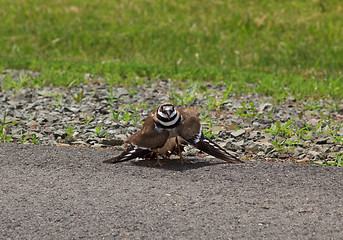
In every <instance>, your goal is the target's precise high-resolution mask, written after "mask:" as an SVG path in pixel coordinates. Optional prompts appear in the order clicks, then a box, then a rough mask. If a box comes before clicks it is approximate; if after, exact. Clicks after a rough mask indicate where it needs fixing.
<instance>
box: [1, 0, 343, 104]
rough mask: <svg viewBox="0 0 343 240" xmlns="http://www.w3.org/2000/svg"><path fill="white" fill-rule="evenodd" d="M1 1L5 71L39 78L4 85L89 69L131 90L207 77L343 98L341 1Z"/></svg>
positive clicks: (242, 86) (47, 80)
mask: <svg viewBox="0 0 343 240" xmlns="http://www.w3.org/2000/svg"><path fill="white" fill-rule="evenodd" d="M0 4H1V8H0V18H1V19H2V21H1V28H0V49H1V53H0V66H1V67H0V70H1V68H26V69H31V70H37V71H40V72H42V73H43V75H42V76H41V77H40V78H38V79H37V78H34V79H30V78H29V77H28V79H24V80H25V81H22V82H21V84H20V83H19V84H18V85H17V86H11V85H15V84H13V83H9V82H7V83H6V82H5V83H2V85H1V88H10V87H12V88H13V87H25V86H42V85H48V84H51V83H52V84H54V85H63V86H68V85H76V84H78V83H81V82H84V81H85V80H84V74H85V73H91V74H93V75H101V76H104V77H106V79H107V80H108V81H109V82H110V83H111V84H124V83H125V84H127V85H130V86H132V85H135V84H141V83H143V82H144V81H145V80H146V79H163V78H172V79H175V80H180V82H182V81H183V80H188V81H194V80H196V81H204V80H208V81H211V82H214V83H225V84H227V85H231V84H232V91H233V92H251V91H256V92H259V93H262V94H266V95H275V96H288V95H294V96H296V97H309V96H311V97H328V96H330V97H335V98H343V86H342V85H343V83H342V78H343V77H342V69H343V61H342V57H341V56H343V44H342V40H343V3H342V2H341V1H338V0H333V1H323V0H316V1H315V0H306V1H248V2H246V1H238V0H236V1H205V0H200V1H180V0H177V1H151V0H150V1H149V0H144V1H143V0H141V1H137V0H136V1H135V0H134V1H118V0H117V1H113V0H111V1H110V0H105V1H99V0H92V1H90V0H86V1H80V0H60V1H42V0H35V1H33V0H17V1H9V0H0ZM137 76H139V77H141V78H140V79H138V80H137V79H136V77H137ZM246 83H254V84H255V85H253V86H254V87H249V86H246ZM285 88H286V89H285Z"/></svg>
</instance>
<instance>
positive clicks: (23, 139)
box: [20, 130, 29, 143]
mask: <svg viewBox="0 0 343 240" xmlns="http://www.w3.org/2000/svg"><path fill="white" fill-rule="evenodd" d="M28 137H29V133H26V135H25V136H23V131H22V130H21V131H20V142H21V143H25V142H26V140H27V138H28Z"/></svg>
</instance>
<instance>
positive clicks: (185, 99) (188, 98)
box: [170, 83, 199, 106]
mask: <svg viewBox="0 0 343 240" xmlns="http://www.w3.org/2000/svg"><path fill="white" fill-rule="evenodd" d="M198 90H199V86H198V84H197V83H196V84H194V85H193V87H192V88H190V89H185V90H184V91H183V93H182V94H181V95H180V94H178V93H176V92H171V93H170V95H171V102H172V103H174V104H175V105H178V106H182V105H191V104H192V103H193V102H194V100H195V99H196V94H197V92H198Z"/></svg>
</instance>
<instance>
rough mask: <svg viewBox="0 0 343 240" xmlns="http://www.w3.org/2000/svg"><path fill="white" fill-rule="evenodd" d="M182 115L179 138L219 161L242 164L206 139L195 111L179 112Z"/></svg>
mask: <svg viewBox="0 0 343 240" xmlns="http://www.w3.org/2000/svg"><path fill="white" fill-rule="evenodd" d="M179 112H180V113H181V114H182V116H183V118H184V121H183V122H182V124H181V126H180V128H179V130H180V131H179V132H178V133H179V134H180V136H181V137H182V138H183V139H185V140H186V141H187V142H188V143H189V144H191V145H193V146H194V147H196V148H197V149H199V150H201V151H203V152H205V153H207V154H210V155H212V156H214V157H217V158H219V159H222V160H225V161H227V162H232V163H242V162H243V161H241V160H239V159H238V158H236V157H235V156H233V155H231V154H230V153H228V152H227V151H225V150H224V149H223V148H221V147H220V146H219V145H218V144H216V143H214V142H213V141H211V140H210V139H208V138H206V137H205V136H204V134H203V132H202V129H201V123H200V119H199V117H198V113H197V111H193V112H186V111H182V110H179Z"/></svg>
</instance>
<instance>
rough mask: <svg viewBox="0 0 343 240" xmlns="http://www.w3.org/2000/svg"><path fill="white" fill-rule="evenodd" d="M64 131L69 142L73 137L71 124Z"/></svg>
mask: <svg viewBox="0 0 343 240" xmlns="http://www.w3.org/2000/svg"><path fill="white" fill-rule="evenodd" d="M65 133H66V134H67V137H66V140H67V141H69V142H71V141H73V139H74V133H75V131H74V128H73V127H72V126H69V127H68V128H67V130H65Z"/></svg>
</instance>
